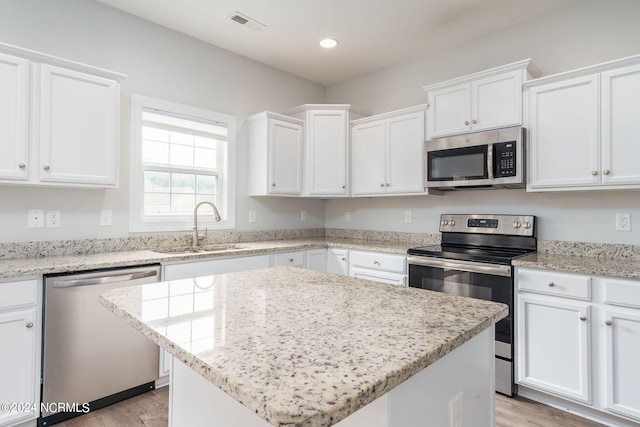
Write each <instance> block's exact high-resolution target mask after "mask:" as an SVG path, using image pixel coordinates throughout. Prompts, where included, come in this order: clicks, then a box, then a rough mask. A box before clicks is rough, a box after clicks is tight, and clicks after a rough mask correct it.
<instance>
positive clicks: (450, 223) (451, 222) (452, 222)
mask: <svg viewBox="0 0 640 427" xmlns="http://www.w3.org/2000/svg"><path fill="white" fill-rule="evenodd" d="M449 225H450V226H452V227H453V226H455V225H456V221H455V220H454V219H452V220H451V221H449Z"/></svg>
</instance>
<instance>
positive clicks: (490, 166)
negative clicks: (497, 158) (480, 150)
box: [487, 143, 493, 179]
mask: <svg viewBox="0 0 640 427" xmlns="http://www.w3.org/2000/svg"><path fill="white" fill-rule="evenodd" d="M487 175H488V177H489V179H493V144H491V143H489V144H487Z"/></svg>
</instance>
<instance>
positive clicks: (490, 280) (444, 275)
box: [409, 264, 513, 343]
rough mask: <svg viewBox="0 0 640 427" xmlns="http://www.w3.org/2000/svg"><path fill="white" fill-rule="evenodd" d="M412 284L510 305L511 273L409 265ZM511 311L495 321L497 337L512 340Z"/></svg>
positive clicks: (410, 283)
mask: <svg viewBox="0 0 640 427" xmlns="http://www.w3.org/2000/svg"><path fill="white" fill-rule="evenodd" d="M409 286H411V287H413V288H422V289H426V290H429V291H436V292H443V293H445V294H449V295H458V296H465V297H472V298H477V299H483V300H487V301H494V302H501V303H503V304H506V305H508V306H509V307H511V301H512V292H513V291H512V286H513V285H512V283H511V277H504V276H495V275H491V274H482V273H474V272H469V271H461V270H450V269H446V268H437V267H425V266H419V265H415V264H410V265H409ZM511 318H512V313H511V312H509V314H508V316H507V317H505V318H504V319H502V320H500V321H499V322H498V323H496V340H497V341H502V342H506V343H511Z"/></svg>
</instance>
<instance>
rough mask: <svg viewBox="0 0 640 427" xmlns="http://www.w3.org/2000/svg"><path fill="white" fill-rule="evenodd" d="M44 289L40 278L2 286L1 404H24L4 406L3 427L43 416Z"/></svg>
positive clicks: (0, 300) (0, 314)
mask: <svg viewBox="0 0 640 427" xmlns="http://www.w3.org/2000/svg"><path fill="white" fill-rule="evenodd" d="M41 290H42V286H41V282H40V281H39V280H38V279H30V280H20V279H19V280H12V281H9V282H3V283H0V343H2V351H1V352H0V379H1V380H0V403H2V404H3V405H5V404H9V405H22V406H20V407H18V406H13V407H12V406H9V408H4V407H3V408H2V411H0V426H12V425H16V424H19V423H22V422H26V421H30V420H35V419H36V418H38V416H39V415H40V410H39V406H38V405H39V402H40V331H41V329H42V325H41V322H40V319H41V315H40V312H41V302H40V297H39V295H40V294H41ZM26 405H28V406H26ZM5 409H9V410H5Z"/></svg>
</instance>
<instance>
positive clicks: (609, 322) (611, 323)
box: [604, 320, 613, 326]
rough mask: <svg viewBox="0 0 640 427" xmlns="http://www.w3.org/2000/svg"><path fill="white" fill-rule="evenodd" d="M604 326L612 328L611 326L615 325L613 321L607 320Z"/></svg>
mask: <svg viewBox="0 0 640 427" xmlns="http://www.w3.org/2000/svg"><path fill="white" fill-rule="evenodd" d="M604 324H605V325H607V326H611V325H613V322H612V321H611V320H607V321H605V322H604Z"/></svg>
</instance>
